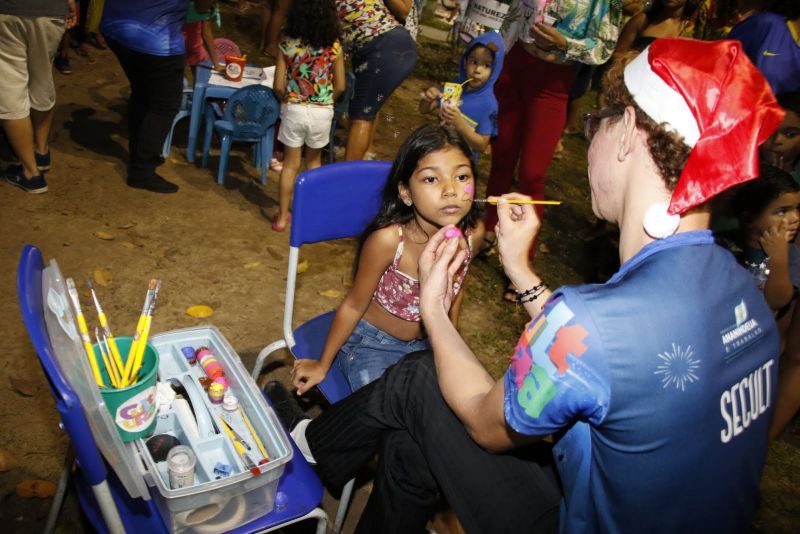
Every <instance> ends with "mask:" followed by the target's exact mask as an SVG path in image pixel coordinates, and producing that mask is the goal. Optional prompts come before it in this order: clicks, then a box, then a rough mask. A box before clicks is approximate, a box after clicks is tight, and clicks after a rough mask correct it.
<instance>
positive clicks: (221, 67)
mask: <svg viewBox="0 0 800 534" xmlns="http://www.w3.org/2000/svg"><path fill="white" fill-rule="evenodd" d="M214 70H215V71H216V72H225V63H214Z"/></svg>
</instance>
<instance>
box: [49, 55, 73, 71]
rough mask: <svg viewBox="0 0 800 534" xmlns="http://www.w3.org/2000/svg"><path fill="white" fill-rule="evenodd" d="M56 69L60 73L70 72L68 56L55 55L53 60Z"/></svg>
mask: <svg viewBox="0 0 800 534" xmlns="http://www.w3.org/2000/svg"><path fill="white" fill-rule="evenodd" d="M53 65H55V67H56V70H57V71H58V72H60V73H61V74H72V67H70V65H69V58H68V57H65V56H56V58H55V59H54V60H53Z"/></svg>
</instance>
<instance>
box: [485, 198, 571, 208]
mask: <svg viewBox="0 0 800 534" xmlns="http://www.w3.org/2000/svg"><path fill="white" fill-rule="evenodd" d="M473 202H485V203H487V204H497V203H498V202H500V197H488V198H476V199H473ZM506 202H507V203H509V204H542V205H546V206H559V205H561V201H560V200H522V199H517V198H507V199H506Z"/></svg>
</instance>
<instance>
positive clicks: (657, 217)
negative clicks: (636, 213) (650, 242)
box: [642, 202, 681, 239]
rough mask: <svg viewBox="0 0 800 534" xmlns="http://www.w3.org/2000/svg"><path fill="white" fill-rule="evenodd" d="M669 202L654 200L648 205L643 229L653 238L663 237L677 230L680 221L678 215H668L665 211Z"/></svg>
mask: <svg viewBox="0 0 800 534" xmlns="http://www.w3.org/2000/svg"><path fill="white" fill-rule="evenodd" d="M668 208H669V202H656V203H655V204H653V205H652V206H650V207H649V208H648V209H647V211H646V212H645V214H644V221H642V226H644V231H645V232H647V235H649V236H650V237H652V238H653V239H664V238H665V237H669V236H671V235H672V234H674V233H675V231H676V230H678V225H680V223H681V216H680V215H670V214H669V213H667V209H668Z"/></svg>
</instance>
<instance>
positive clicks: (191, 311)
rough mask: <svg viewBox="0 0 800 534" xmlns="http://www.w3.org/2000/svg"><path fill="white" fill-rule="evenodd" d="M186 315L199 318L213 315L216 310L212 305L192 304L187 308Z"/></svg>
mask: <svg viewBox="0 0 800 534" xmlns="http://www.w3.org/2000/svg"><path fill="white" fill-rule="evenodd" d="M186 315H188V316H190V317H198V318H203V317H211V316H212V315H214V310H212V309H211V307H210V306H205V305H203V304H198V305H197V306H191V307H190V308H187V309H186Z"/></svg>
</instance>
